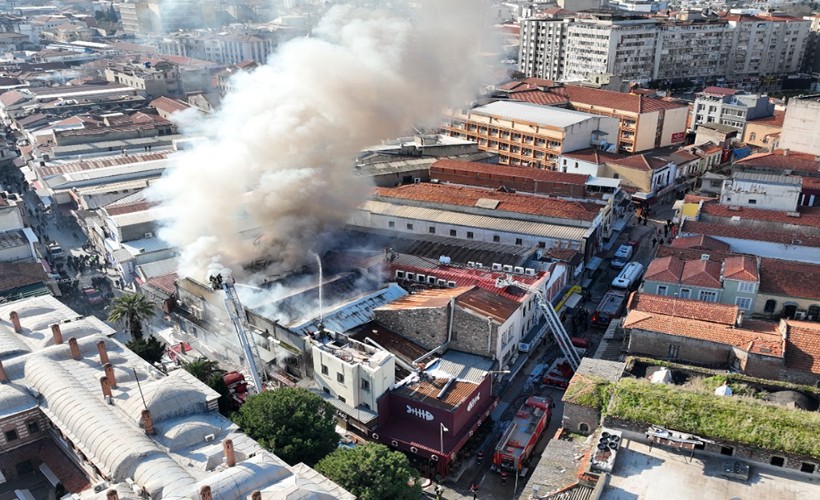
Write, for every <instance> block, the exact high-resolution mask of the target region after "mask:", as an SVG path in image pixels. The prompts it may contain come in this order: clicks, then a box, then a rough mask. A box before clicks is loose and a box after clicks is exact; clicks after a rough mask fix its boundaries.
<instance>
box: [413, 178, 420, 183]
mask: <svg viewBox="0 0 820 500" xmlns="http://www.w3.org/2000/svg"><path fill="white" fill-rule="evenodd" d="M413 184H421V178H419V177H416V178H414V179H413Z"/></svg>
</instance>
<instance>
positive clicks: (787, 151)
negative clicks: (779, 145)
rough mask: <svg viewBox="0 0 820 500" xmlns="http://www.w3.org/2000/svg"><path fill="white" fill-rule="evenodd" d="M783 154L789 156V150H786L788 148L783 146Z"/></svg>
mask: <svg viewBox="0 0 820 500" xmlns="http://www.w3.org/2000/svg"><path fill="white" fill-rule="evenodd" d="M783 156H789V150H788V148H784V149H783Z"/></svg>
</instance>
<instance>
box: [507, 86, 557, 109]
mask: <svg viewBox="0 0 820 500" xmlns="http://www.w3.org/2000/svg"><path fill="white" fill-rule="evenodd" d="M509 97H510V99H513V100H515V101H524V102H529V103H532V104H541V105H546V106H554V105H556V104H569V99H568V98H567V96H566V94H564V93H563V92H561V91H560V89H557V90H556V89H550V90H538V89H528V90H516V91H514V92H511V93H510V94H509Z"/></svg>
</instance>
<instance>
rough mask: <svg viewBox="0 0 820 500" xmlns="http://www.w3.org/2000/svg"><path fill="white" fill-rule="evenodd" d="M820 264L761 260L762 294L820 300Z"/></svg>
mask: <svg viewBox="0 0 820 500" xmlns="http://www.w3.org/2000/svg"><path fill="white" fill-rule="evenodd" d="M818 283H820V264H808V263H806V262H794V261H789V260H779V259H765V258H764V259H761V261H760V293H763V294H769V295H779V296H785V297H795V298H803V299H814V300H820V287H818V286H817V284H818Z"/></svg>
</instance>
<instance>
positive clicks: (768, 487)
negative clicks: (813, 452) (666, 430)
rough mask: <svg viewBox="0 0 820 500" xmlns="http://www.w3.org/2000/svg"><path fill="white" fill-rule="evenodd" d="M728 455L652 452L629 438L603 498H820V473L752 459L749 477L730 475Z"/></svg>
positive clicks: (676, 499) (662, 499) (687, 499)
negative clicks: (782, 468)
mask: <svg viewBox="0 0 820 500" xmlns="http://www.w3.org/2000/svg"><path fill="white" fill-rule="evenodd" d="M726 458H727V459H730V457H726ZM723 460H724V459H723V457H717V456H712V455H705V454H696V455H695V457H694V458H693V459H692V460H691V462H690V461H689V453H688V452H680V453H677V452H669V451H666V450H664V449H662V448H661V447H653V448H652V451H651V452H650V451H649V446H647V445H644V444H641V443H637V442H635V441H632V440H630V439H623V440H622V446H621V449H620V450H619V451H618V457H617V459H616V461H615V468H614V470H613V471H612V474H611V476H610V481H609V485H608V486H607V487H606V489H605V490H604V492H603V494H602V495H601V499H602V500H634V499H635V498H640V499H641V500H652V499H659V500H690V499H692V498H704V499H709V498H820V479H814V478H809V477H808V475H805V476H802V477H801V476H800V475H798V474H799V473H789V472H787V471H782V474H781V471H779V470H777V469H774V468H769V467H763V466H759V465H756V464H751V463H749V465H750V466H751V478H750V480H749V481H747V482H742V481H737V480H729V479H726V478H724V477H722V476H721V475H720V472H721V467H722V464H723ZM747 463H748V462H747Z"/></svg>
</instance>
